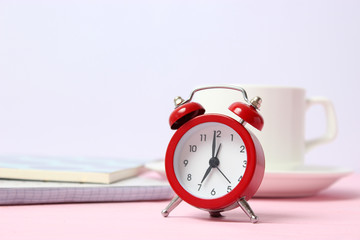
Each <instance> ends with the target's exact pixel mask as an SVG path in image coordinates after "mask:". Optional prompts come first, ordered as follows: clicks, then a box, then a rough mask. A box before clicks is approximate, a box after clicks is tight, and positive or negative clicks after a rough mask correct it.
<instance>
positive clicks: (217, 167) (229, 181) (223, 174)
mask: <svg viewBox="0 0 360 240" xmlns="http://www.w3.org/2000/svg"><path fill="white" fill-rule="evenodd" d="M216 168H217V170H219V172H220V173H221V174H222V175H223V176H224V178H225V179H226V180H227V181H228V182H229V183H230V184H231V182H230V180H229V179H228V178H227V177H226V176H225V174H224V173H223V172H222V171H221V170H220V168H219V167H216Z"/></svg>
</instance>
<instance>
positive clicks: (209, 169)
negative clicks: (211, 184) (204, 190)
mask: <svg viewBox="0 0 360 240" xmlns="http://www.w3.org/2000/svg"><path fill="white" fill-rule="evenodd" d="M211 169H212V166H211V165H210V166H209V167H208V169H206V172H205V175H204V177H203V179H202V180H201V183H203V182H204V180H205V179H206V177H207V176H208V175H209V173H210V172H211Z"/></svg>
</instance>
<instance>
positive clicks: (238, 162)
mask: <svg viewBox="0 0 360 240" xmlns="http://www.w3.org/2000/svg"><path fill="white" fill-rule="evenodd" d="M246 164H247V152H246V148H245V144H244V141H243V140H242V138H241V137H240V135H239V134H238V133H237V132H236V131H235V130H234V129H232V128H231V127H229V126H227V125H225V124H222V123H218V122H206V123H201V124H199V125H196V126H194V127H193V128H191V129H190V130H189V131H187V132H186V133H185V134H184V135H183V136H182V137H181V139H180V140H179V142H178V144H177V146H176V149H175V153H174V171H175V175H176V178H177V179H178V181H179V183H180V184H181V186H182V187H183V188H184V189H185V190H186V191H188V192H189V193H190V194H192V195H194V196H195V197H198V198H203V199H215V198H219V197H222V196H224V195H226V194H227V193H229V192H230V191H232V189H234V188H235V187H236V186H237V185H238V184H239V182H240V181H241V179H242V177H243V175H244V172H245V169H246Z"/></svg>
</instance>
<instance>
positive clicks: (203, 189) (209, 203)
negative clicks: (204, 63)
mask: <svg viewBox="0 0 360 240" xmlns="http://www.w3.org/2000/svg"><path fill="white" fill-rule="evenodd" d="M214 88H225V89H231V90H236V91H240V92H242V94H243V98H244V99H245V102H246V103H243V102H240V101H239V102H234V103H233V104H231V105H230V106H229V110H230V111H232V112H233V113H235V114H236V115H237V116H238V117H239V119H234V118H232V117H229V116H227V115H223V114H205V109H204V108H203V107H202V106H201V105H200V104H199V103H196V102H191V100H192V97H193V95H194V94H195V93H196V92H198V91H202V90H207V89H214ZM260 104H261V98H259V97H255V98H254V99H252V100H251V101H250V102H249V100H248V98H247V94H246V91H245V90H244V89H243V88H240V87H230V86H211V87H204V88H198V89H195V90H194V91H193V92H192V93H191V95H190V98H189V99H188V100H186V101H185V100H183V99H182V98H180V97H177V98H176V99H175V105H176V108H175V110H174V111H173V112H172V113H171V115H170V119H169V121H170V127H171V129H176V130H177V131H176V132H175V134H174V135H173V137H172V138H171V140H170V143H169V145H168V148H167V151H166V156H165V170H166V176H167V178H168V181H169V183H170V186H171V187H172V189H173V190H174V192H175V193H176V195H175V197H174V198H173V199H172V201H171V202H170V204H169V205H168V206H167V207H166V208H165V209H164V210H163V211H162V214H163V216H165V217H166V216H168V215H169V213H170V212H171V211H172V210H173V209H174V208H175V207H176V206H177V205H178V204H179V203H180V202H181V201H182V200H184V201H185V202H187V203H189V204H190V205H193V206H195V207H197V208H200V209H203V210H206V211H208V212H209V213H210V215H211V216H213V217H216V216H221V214H220V213H221V212H223V211H227V210H231V209H234V208H236V207H241V208H242V209H243V210H244V212H245V213H246V214H247V215H248V216H249V217H250V220H251V221H252V222H254V223H255V222H257V221H258V217H257V216H256V215H255V214H254V212H253V211H252V209H251V208H250V206H249V204H248V203H247V201H248V200H249V199H250V198H251V197H252V196H253V195H254V194H255V193H256V191H257V189H258V188H259V186H260V183H261V181H262V179H263V176H264V170H265V158H264V152H263V149H262V147H261V144H260V142H259V140H258V139H257V138H256V137H255V135H254V134H253V133H252V132H250V131H249V130H248V129H246V128H245V127H244V125H245V123H248V124H250V125H252V126H253V127H254V128H256V129H258V130H261V129H262V127H263V125H264V120H263V118H262V117H261V115H260V114H259V113H258V109H259V107H260Z"/></svg>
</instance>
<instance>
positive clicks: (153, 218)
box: [0, 174, 360, 240]
mask: <svg viewBox="0 0 360 240" xmlns="http://www.w3.org/2000/svg"><path fill="white" fill-rule="evenodd" d="M359 183H360V174H353V175H350V176H348V177H345V178H343V179H341V180H339V181H338V182H337V183H335V184H334V185H333V186H331V187H330V188H328V189H326V190H324V191H322V192H321V193H319V194H318V195H316V196H313V197H307V198H293V199H252V200H250V204H251V206H252V208H253V209H254V211H255V212H256V214H257V215H258V216H259V217H260V222H259V223H257V224H251V223H250V222H249V221H248V218H247V217H246V216H245V215H244V214H243V212H242V211H241V210H240V209H234V210H232V211H228V212H225V213H224V214H223V215H224V217H222V218H210V217H209V215H208V213H207V212H205V211H202V210H199V209H196V208H194V207H192V206H189V205H188V204H186V203H185V202H182V203H181V204H180V205H179V206H178V207H177V208H176V209H175V210H174V211H173V212H172V213H171V215H170V216H169V217H168V218H164V217H162V216H161V214H160V211H161V210H162V209H163V208H164V207H165V206H166V205H167V204H168V201H158V202H127V203H92V204H53V205H50V204H49V205H30V206H1V207H0V239H2V240H9V239H37V240H39V239H87V240H90V239H336V240H339V239H341V240H343V239H344V240H345V239H360V185H359Z"/></svg>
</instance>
